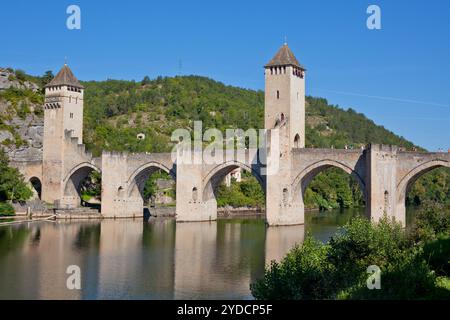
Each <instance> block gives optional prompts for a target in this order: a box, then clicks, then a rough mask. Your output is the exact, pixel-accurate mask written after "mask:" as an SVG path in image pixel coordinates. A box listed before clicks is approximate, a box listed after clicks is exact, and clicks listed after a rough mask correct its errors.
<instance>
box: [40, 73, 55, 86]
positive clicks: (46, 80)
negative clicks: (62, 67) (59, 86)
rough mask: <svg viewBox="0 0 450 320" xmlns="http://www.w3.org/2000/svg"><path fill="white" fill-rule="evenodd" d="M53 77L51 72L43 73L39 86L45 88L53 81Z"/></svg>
mask: <svg viewBox="0 0 450 320" xmlns="http://www.w3.org/2000/svg"><path fill="white" fill-rule="evenodd" d="M54 77H55V76H54V75H53V72H52V71H50V70H49V71H46V72H45V73H44V75H43V76H42V77H41V79H40V80H41V81H40V84H41V87H45V86H46V85H47V84H49V83H50V81H52V80H53V78H54Z"/></svg>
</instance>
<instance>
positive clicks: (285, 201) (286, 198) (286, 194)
mask: <svg viewBox="0 0 450 320" xmlns="http://www.w3.org/2000/svg"><path fill="white" fill-rule="evenodd" d="M288 203H289V191H288V189H287V188H284V189H283V205H287V204H288Z"/></svg>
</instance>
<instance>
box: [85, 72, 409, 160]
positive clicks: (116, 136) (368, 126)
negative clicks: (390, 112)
mask: <svg viewBox="0 0 450 320" xmlns="http://www.w3.org/2000/svg"><path fill="white" fill-rule="evenodd" d="M83 85H84V86H85V87H86V91H85V114H86V116H85V120H86V121H85V138H84V141H85V143H86V144H87V145H88V147H89V148H90V149H91V150H93V151H94V153H96V154H100V152H101V150H103V149H107V150H130V151H148V152H158V151H164V150H170V148H171V145H170V143H169V137H170V134H171V133H172V131H173V130H174V129H176V128H192V124H193V121H196V120H201V121H203V128H204V129H207V128H211V127H214V128H218V129H219V130H221V131H224V130H225V129H227V128H241V129H244V130H246V129H248V128H256V129H259V128H263V119H264V92H262V91H253V90H245V89H241V88H236V87H232V86H226V85H224V84H222V83H220V82H216V81H214V80H211V79H208V78H204V77H198V76H183V77H173V78H172V77H170V78H169V77H167V78H161V77H159V78H157V79H155V80H146V81H143V82H139V83H136V82H131V81H116V80H107V81H103V82H84V83H83ZM306 113H307V131H306V144H307V147H326V148H329V147H331V146H334V147H335V148H343V147H344V146H345V145H349V146H355V147H356V146H359V145H364V144H367V143H368V142H372V143H385V144H395V145H398V146H401V147H405V148H407V149H412V148H413V147H414V144H413V143H411V142H409V141H407V140H405V139H404V138H402V137H399V136H397V135H395V134H394V133H392V132H390V131H388V130H386V129H385V128H383V127H381V126H377V125H376V124H375V123H373V121H371V120H369V119H367V118H366V117H365V116H364V115H363V114H360V113H357V112H355V111H354V110H352V109H349V110H347V111H345V110H343V109H341V108H339V107H336V106H331V105H329V104H328V102H327V100H325V99H322V98H314V97H307V106H306ZM140 132H142V133H145V134H146V137H148V139H146V141H145V142H142V141H137V139H136V134H137V133H140Z"/></svg>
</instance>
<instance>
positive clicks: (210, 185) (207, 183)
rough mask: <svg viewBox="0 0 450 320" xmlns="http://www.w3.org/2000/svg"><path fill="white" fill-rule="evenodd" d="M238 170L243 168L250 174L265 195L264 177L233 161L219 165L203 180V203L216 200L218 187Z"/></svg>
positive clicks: (253, 169)
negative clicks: (225, 178) (224, 179)
mask: <svg viewBox="0 0 450 320" xmlns="http://www.w3.org/2000/svg"><path fill="white" fill-rule="evenodd" d="M236 168H241V169H243V170H245V171H247V172H250V173H251V174H252V175H253V176H254V177H255V178H256V180H258V182H259V185H260V186H261V188H262V190H263V192H264V193H265V192H266V190H265V181H264V179H263V178H262V176H261V175H260V174H259V172H258V171H257V169H256V168H253V167H251V166H248V165H246V164H243V163H241V162H238V161H235V160H232V161H227V162H225V163H222V164H221V165H218V166H216V167H214V168H213V169H211V170H210V171H209V172H208V173H207V174H206V176H205V177H204V178H203V181H202V185H203V188H202V191H203V194H202V199H203V201H208V200H211V199H215V194H214V191H215V189H216V187H217V186H218V185H219V183H220V182H221V181H222V180H223V178H224V177H225V176H226V175H227V174H229V173H230V172H231V171H233V170H235V169H236Z"/></svg>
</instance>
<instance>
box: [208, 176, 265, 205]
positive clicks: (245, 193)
mask: <svg viewBox="0 0 450 320" xmlns="http://www.w3.org/2000/svg"><path fill="white" fill-rule="evenodd" d="M216 198H217V205H218V206H219V207H225V206H231V207H235V208H237V207H239V208H242V207H257V208H263V207H264V203H265V195H264V192H263V190H262V188H261V185H260V184H259V182H258V180H256V178H255V177H253V176H252V175H251V174H250V173H248V172H243V173H242V180H241V181H240V182H237V181H236V179H234V178H232V179H231V185H230V187H227V186H226V185H225V184H221V185H220V186H219V187H218V189H217V190H216Z"/></svg>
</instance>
